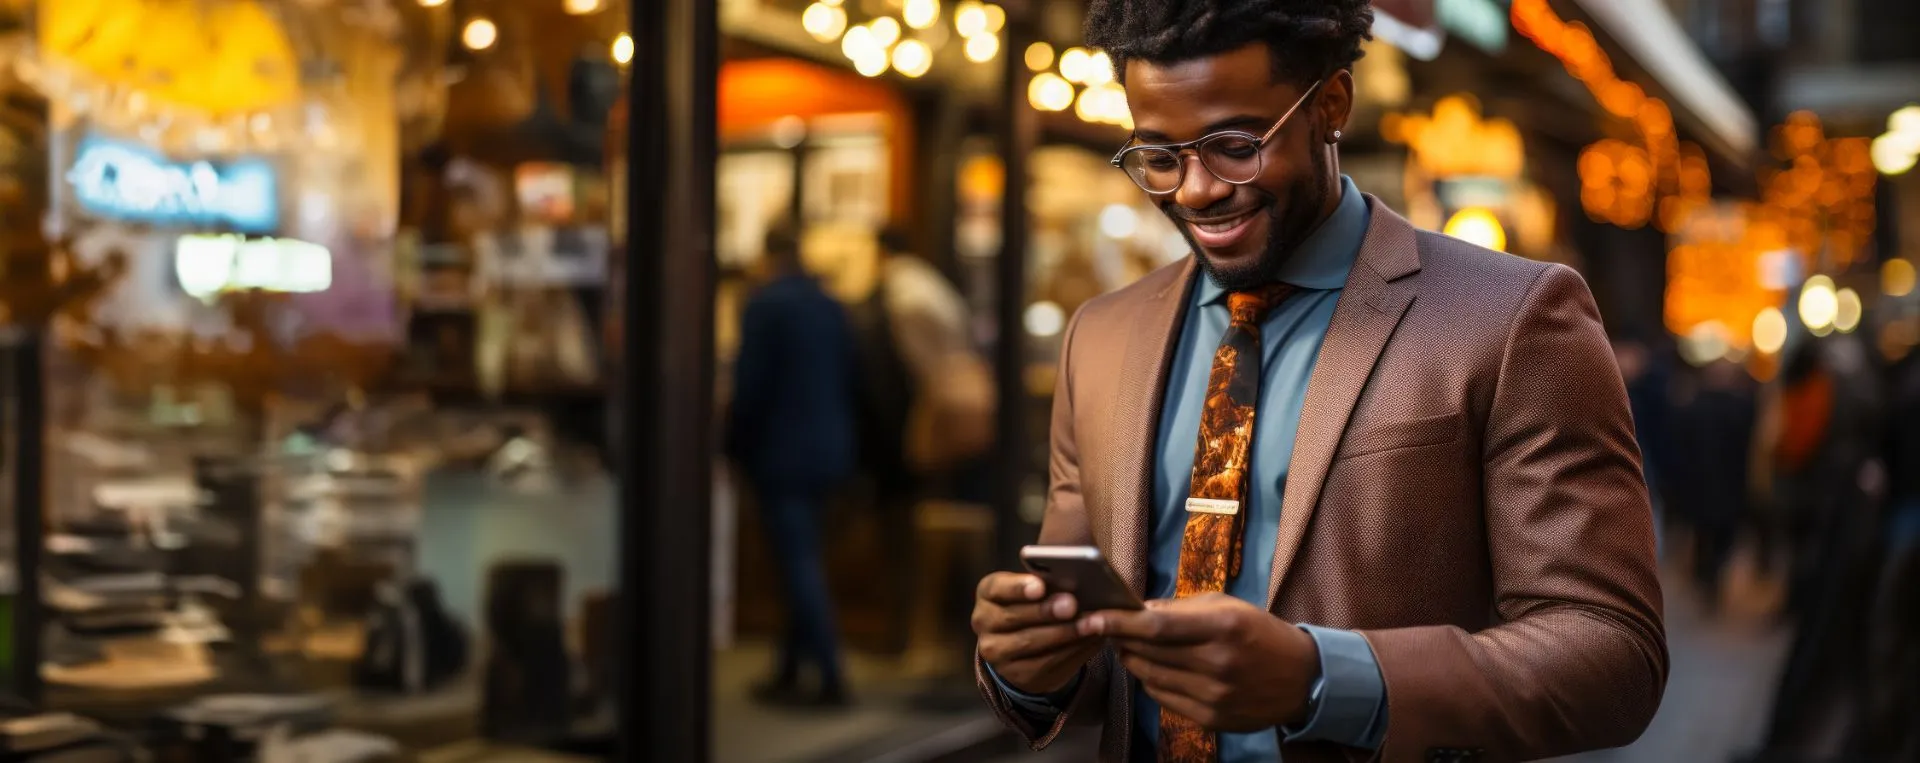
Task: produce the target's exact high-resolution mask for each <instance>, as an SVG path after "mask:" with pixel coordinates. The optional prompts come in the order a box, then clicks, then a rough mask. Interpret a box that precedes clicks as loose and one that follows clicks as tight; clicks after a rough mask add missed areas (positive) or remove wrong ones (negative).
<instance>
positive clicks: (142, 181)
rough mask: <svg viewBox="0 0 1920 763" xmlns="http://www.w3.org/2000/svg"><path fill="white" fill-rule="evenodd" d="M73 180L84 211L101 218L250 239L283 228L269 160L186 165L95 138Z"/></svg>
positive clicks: (77, 162) (85, 144) (83, 148)
mask: <svg viewBox="0 0 1920 763" xmlns="http://www.w3.org/2000/svg"><path fill="white" fill-rule="evenodd" d="M66 179H67V183H68V184H69V185H70V186H72V188H73V193H74V198H75V199H76V200H77V201H79V203H80V206H81V207H82V208H84V209H86V211H87V212H89V213H91V214H95V215H99V216H101V217H107V218H112V219H116V220H127V221H133V222H144V223H151V224H154V225H163V226H174V227H213V228H226V229H231V230H237V231H241V232H246V233H270V232H272V231H273V230H274V229H276V228H278V227H279V224H280V197H279V187H278V183H277V178H276V177H275V170H274V167H273V165H272V164H271V163H269V162H267V161H266V160H263V159H241V160H237V161H232V162H224V163H215V162H211V161H206V160H200V161H192V162H180V161H175V160H172V159H169V158H167V157H165V156H162V155H161V154H159V153H157V152H155V151H153V150H151V149H148V148H146V147H143V146H139V145H137V144H130V143H124V142H120V141H115V140H110V139H107V138H103V137H100V136H97V135H94V136H88V137H87V138H86V139H85V140H82V141H81V142H80V147H79V150H78V151H77V152H76V153H75V158H74V161H73V166H72V167H70V168H68V169H67V176H66Z"/></svg>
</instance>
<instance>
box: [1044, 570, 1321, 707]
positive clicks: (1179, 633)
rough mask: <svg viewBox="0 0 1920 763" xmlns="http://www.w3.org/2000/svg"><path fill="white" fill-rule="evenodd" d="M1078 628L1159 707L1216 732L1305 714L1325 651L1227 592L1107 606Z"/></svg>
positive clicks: (1294, 629) (1304, 633) (1297, 632)
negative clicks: (1135, 606) (1106, 645)
mask: <svg viewBox="0 0 1920 763" xmlns="http://www.w3.org/2000/svg"><path fill="white" fill-rule="evenodd" d="M1080 631H1081V633H1084V634H1087V635H1100V636H1105V637H1107V638H1108V639H1110V640H1111V641H1112V643H1113V646H1114V648H1115V651H1116V652H1117V653H1118V654H1119V656H1120V663H1121V665H1123V666H1125V667H1126V669H1127V671H1128V672H1129V673H1132V674H1133V676H1134V677H1135V678H1138V679H1140V684H1141V686H1142V687H1143V688H1145V689H1146V691H1147V695H1148V696H1150V697H1153V699H1154V701H1156V702H1159V703H1160V706H1161V707H1163V708H1165V709H1167V710H1169V711H1171V712H1174V713H1178V714H1180V715H1182V716H1185V717H1187V718H1189V719H1191V720H1193V721H1194V722H1196V723H1198V724H1200V726H1201V727H1203V728H1206V729H1209V730H1212V731H1257V730H1260V729H1266V728H1272V727H1274V726H1283V725H1294V724H1298V723H1300V722H1302V721H1305V720H1306V712H1307V692H1308V691H1309V690H1310V688H1311V687H1312V685H1313V681H1314V679H1315V678H1317V677H1318V676H1319V674H1320V651H1319V648H1318V647H1317V646H1315V644H1314V641H1313V637H1312V636H1309V635H1307V633H1306V632H1305V631H1302V630H1300V629H1299V628H1296V627H1294V626H1293V625H1291V624H1289V623H1287V622H1286V621H1284V620H1281V619H1280V618H1278V617H1274V616H1273V615H1272V614H1270V613H1268V612H1265V611H1262V610H1261V609H1259V608H1258V607H1255V606H1253V605H1252V604H1248V603H1247V602H1245V601H1241V600H1240V599H1236V598H1234V597H1232V596H1228V595H1226V594H1218V593H1216V594H1208V595H1206V596H1195V597H1191V598H1185V599H1156V600H1154V601H1150V602H1147V608H1146V609H1145V610H1142V611H1138V612H1128V611H1115V610H1106V611H1101V612H1095V613H1092V614H1089V615H1087V616H1086V617H1085V618H1082V619H1081V620H1080Z"/></svg>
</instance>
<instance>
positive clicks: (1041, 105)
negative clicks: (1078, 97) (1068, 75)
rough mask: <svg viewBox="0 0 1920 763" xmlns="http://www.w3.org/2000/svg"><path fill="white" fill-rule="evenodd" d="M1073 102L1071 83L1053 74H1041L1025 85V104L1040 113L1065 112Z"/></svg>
mask: <svg viewBox="0 0 1920 763" xmlns="http://www.w3.org/2000/svg"><path fill="white" fill-rule="evenodd" d="M1073 100H1074V99H1073V83H1070V82H1068V81H1066V80H1065V79H1062V78H1061V77H1060V75H1058V74H1054V73H1053V72H1041V73H1040V74H1038V75H1036V76H1034V78H1033V80H1032V81H1031V82H1028V83H1027V103H1029V104H1031V105H1032V106H1033V107H1034V108H1035V109H1038V110H1040V111H1065V110H1066V109H1067V107H1068V106H1071V105H1073Z"/></svg>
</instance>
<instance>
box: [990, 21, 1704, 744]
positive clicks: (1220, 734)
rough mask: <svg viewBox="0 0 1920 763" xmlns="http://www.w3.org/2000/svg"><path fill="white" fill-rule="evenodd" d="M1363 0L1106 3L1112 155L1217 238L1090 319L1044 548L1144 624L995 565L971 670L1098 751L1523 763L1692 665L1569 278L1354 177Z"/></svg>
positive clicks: (1622, 728) (1633, 719) (995, 703)
mask: <svg viewBox="0 0 1920 763" xmlns="http://www.w3.org/2000/svg"><path fill="white" fill-rule="evenodd" d="M1371 24H1372V12H1371V11H1370V10H1369V8H1368V5H1367V3H1366V2H1365V1H1364V0H1154V1H1152V2H1149V1H1147V0H1094V2H1093V3H1092V4H1091V7H1090V8H1089V10H1088V16H1087V33H1088V34H1087V37H1088V40H1087V42H1088V43H1089V44H1090V45H1094V46H1098V47H1101V48H1103V49H1105V50H1106V51H1107V52H1108V53H1109V54H1110V55H1111V56H1112V58H1113V60H1114V62H1115V64H1114V65H1115V68H1116V74H1118V75H1120V77H1121V82H1122V84H1123V85H1124V86H1125V87H1126V92H1127V101H1128V103H1129V105H1130V106H1131V108H1132V113H1133V119H1134V122H1135V125H1136V129H1135V134H1134V137H1133V139H1132V140H1130V141H1129V142H1128V143H1127V145H1126V147H1125V148H1124V149H1123V150H1122V151H1121V152H1120V153H1119V154H1118V155H1117V156H1116V157H1115V164H1116V165H1117V166H1118V167H1119V168H1121V169H1123V170H1125V171H1126V172H1127V173H1128V175H1129V176H1130V177H1132V178H1133V179H1134V180H1135V181H1136V183H1138V184H1139V185H1140V186H1141V187H1142V188H1143V189H1144V190H1145V191H1146V192H1147V193H1148V194H1149V196H1150V197H1151V198H1152V199H1153V200H1154V201H1155V202H1157V203H1158V204H1159V205H1160V207H1161V209H1162V210H1163V211H1165V213H1166V214H1167V215H1168V216H1169V217H1170V218H1172V219H1173V221H1174V223H1175V224H1176V225H1177V226H1178V227H1179V228H1180V230H1181V231H1182V232H1183V233H1184V234H1185V235H1186V237H1187V239H1188V241H1189V243H1190V244H1191V245H1192V247H1193V251H1194V256H1193V257H1190V258H1188V259H1187V260H1185V261H1182V262H1180V263H1177V264H1175V265H1172V266H1169V267H1167V268H1163V269H1161V270H1159V271H1156V272H1154V273H1153V274H1151V275H1149V276H1147V277H1146V278H1144V279H1142V280H1141V281H1140V282H1138V283H1136V284H1133V285H1132V286H1129V287H1128V288H1125V289H1122V290H1120V291H1118V292H1115V293H1113V294H1110V295H1107V296H1103V297H1101V298H1099V299H1097V300H1094V301H1093V302H1090V303H1088V304H1087V305H1086V306H1085V307H1083V308H1082V309H1081V310H1079V311H1078V313H1077V314H1076V315H1075V317H1074V319H1073V321H1072V323H1071V325H1070V326H1069V328H1068V329H1067V332H1066V335H1065V338H1064V342H1063V343H1064V348H1063V350H1062V357H1061V361H1060V367H1059V374H1058V379H1059V381H1058V386H1057V388H1056V392H1055V397H1054V413H1053V423H1052V437H1053V456H1052V487H1051V493H1050V496H1049V505H1048V509H1047V514H1046V519H1045V521H1044V523H1043V525H1042V527H1041V531H1040V542H1042V543H1048V544H1094V545H1097V546H1099V547H1100V548H1101V549H1102V550H1103V551H1104V553H1105V554H1106V556H1107V558H1108V559H1109V560H1110V561H1111V562H1112V564H1113V565H1114V567H1115V568H1116V569H1117V570H1118V571H1119V572H1120V574H1121V576H1122V578H1124V579H1125V581H1126V582H1127V583H1128V584H1129V585H1131V586H1132V587H1133V588H1134V590H1135V591H1136V592H1137V593H1139V594H1141V595H1142V596H1143V597H1146V598H1150V599H1151V601H1150V604H1149V607H1148V608H1147V609H1146V610H1145V611H1142V612H1119V611H1105V612H1079V611H1077V610H1076V605H1075V602H1074V601H1073V598H1072V597H1071V596H1068V595H1064V594H1053V595H1048V594H1047V593H1046V592H1045V591H1044V590H1043V586H1042V585H1041V583H1040V581H1039V580H1038V579H1037V578H1034V577H1032V576H1027V575H1018V574H1013V573H996V574H994V575H991V576H989V577H987V578H985V579H984V580H982V581H981V583H980V586H979V589H978V598H977V600H976V606H975V611H974V616H973V624H974V628H975V630H976V632H977V633H978V634H979V636H980V641H979V655H980V658H981V659H980V660H979V661H978V664H977V666H976V669H977V672H978V676H979V684H980V688H981V691H982V693H983V694H984V695H985V696H986V699H987V701H988V703H989V704H990V705H991V706H992V707H993V708H994V710H995V711H997V712H998V713H999V714H1000V715H1001V716H1002V717H1003V719H1005V720H1006V721H1007V722H1008V723H1009V724H1010V725H1011V726H1013V727H1014V728H1015V729H1017V730H1018V731H1019V732H1020V733H1022V734H1023V735H1025V736H1026V737H1027V738H1028V739H1029V740H1030V741H1031V742H1032V744H1033V745H1034V746H1035V747H1040V746H1044V745H1046V744H1047V743H1048V742H1049V741H1051V740H1052V738H1053V737H1054V735H1055V734H1056V733H1057V732H1058V731H1059V729H1060V728H1061V726H1062V725H1063V724H1064V723H1066V722H1067V721H1068V720H1069V719H1070V718H1074V717H1080V718H1089V719H1095V718H1102V717H1104V719H1105V730H1106V733H1105V734H1104V736H1103V737H1102V744H1101V752H1100V759H1101V760H1103V761H1108V762H1109V763H1117V762H1119V761H1126V760H1136V761H1143V760H1154V759H1156V757H1157V758H1158V759H1159V760H1163V761H1181V762H1182V763H1187V762H1193V761H1202V762H1211V761H1222V762H1223V763H1241V762H1243V761H1272V760H1275V759H1276V758H1279V759H1284V760H1285V761H1286V763H1303V762H1311V761H1338V760H1363V759H1378V760H1383V761H1388V762H1389V763H1393V762H1395V761H1468V760H1473V761H1508V760H1525V759H1536V758H1544V757H1550V756H1557V755H1564V754H1568V753H1574V752H1578V751H1582V750H1588V749H1594V748H1602V747H1610V746H1618V745H1624V744H1626V743H1628V742H1631V741H1632V740H1634V739H1635V738H1636V737H1637V736H1638V735H1639V734H1640V733H1641V731H1642V730H1643V729H1644V728H1645V727H1646V725H1647V724H1648V722H1649V721H1650V720H1651V719H1652V717H1653V714H1654V711H1655V709H1656V707H1657V706H1658V704H1659V701H1660V696H1661V693H1662V691H1663V689H1664V687H1665V683H1666V674H1667V652H1666V645H1665V634H1664V629H1663V626H1662V623H1661V617H1660V589H1659V582H1658V579H1657V577H1656V575H1655V565H1654V559H1653V529H1652V519H1651V513H1650V510H1649V508H1648V500H1647V493H1646V485H1645V483H1644V481H1643V480H1642V477H1641V473H1640V464H1639V456H1638V453H1637V451H1636V448H1635V445H1634V434H1633V426H1632V422H1631V420H1630V417H1629V413H1628V407H1627V399H1626V394H1625V391H1624V388H1623V385H1622V383H1621V380H1620V374H1619V371H1618V369H1617V368H1616V367H1615V364H1614V360H1613V358H1612V356H1611V353H1610V351H1609V347H1608V343H1607V338H1606V335H1605V333H1604V332H1603V331H1602V329H1601V324H1600V319H1599V316H1598V314H1597V311H1596V309H1595V306H1594V303H1593V300H1592V297H1591V295H1590V294H1589V293H1588V291H1587V288H1586V286H1585V284H1584V283H1583V282H1582V281H1581V279H1580V278H1579V276H1578V275H1576V274H1575V273H1574V272H1573V271H1571V270H1568V269H1566V268H1564V267H1560V266H1556V265H1547V264H1542V263H1537V262H1532V261H1528V260H1524V259H1520V258H1517V257H1511V256H1506V255H1502V254H1498V253H1493V252H1489V251H1486V250H1482V249H1479V248H1477V247H1474V246H1471V245H1468V244H1466V243H1463V242H1460V241H1456V240H1453V239H1449V238H1445V237H1442V236H1438V235H1435V234H1432V233H1428V232H1424V231H1416V230H1414V229H1413V228H1412V227H1411V226H1409V225H1408V224H1407V222H1406V221H1405V220H1403V219H1402V218H1401V217H1399V216H1398V215H1396V214H1394V213H1393V212H1392V211H1391V210H1388V209H1386V208H1385V207H1383V206H1381V204H1380V202H1379V201H1378V200H1377V199H1374V198H1372V197H1368V196H1365V195H1363V194H1361V193H1360V192H1359V191H1358V190H1357V189H1356V188H1355V187H1354V186H1353V184H1352V182H1351V181H1350V180H1348V179H1346V178H1344V177H1342V176H1341V175H1340V174H1339V161H1338V158H1339V157H1338V147H1339V142H1340V140H1341V130H1342V129H1343V128H1344V127H1345V125H1346V122H1347V119H1348V115H1349V113H1350V111H1351V108H1352V104H1353V93H1354V84H1353V77H1352V74H1351V71H1350V69H1351V65H1352V64H1353V62H1354V61H1355V60H1356V59H1357V58H1358V57H1359V55H1360V45H1361V42H1362V40H1363V39H1365V38H1366V37H1367V36H1368V33H1369V32H1368V30H1369V28H1370V26H1371Z"/></svg>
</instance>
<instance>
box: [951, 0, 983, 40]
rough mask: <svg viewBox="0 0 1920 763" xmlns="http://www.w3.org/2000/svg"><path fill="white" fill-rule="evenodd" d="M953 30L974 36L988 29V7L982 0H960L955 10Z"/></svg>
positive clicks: (966, 35)
mask: <svg viewBox="0 0 1920 763" xmlns="http://www.w3.org/2000/svg"><path fill="white" fill-rule="evenodd" d="M953 31H956V32H959V33H960V36H961V37H969V38H971V37H973V36H975V35H979V34H984V33H986V31H987V9H986V6H984V5H982V4H981V3H980V0H960V4H959V5H958V6H956V7H955V9H954V11H953Z"/></svg>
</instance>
